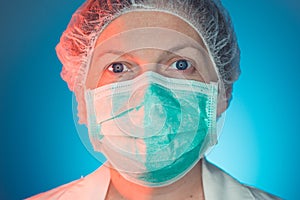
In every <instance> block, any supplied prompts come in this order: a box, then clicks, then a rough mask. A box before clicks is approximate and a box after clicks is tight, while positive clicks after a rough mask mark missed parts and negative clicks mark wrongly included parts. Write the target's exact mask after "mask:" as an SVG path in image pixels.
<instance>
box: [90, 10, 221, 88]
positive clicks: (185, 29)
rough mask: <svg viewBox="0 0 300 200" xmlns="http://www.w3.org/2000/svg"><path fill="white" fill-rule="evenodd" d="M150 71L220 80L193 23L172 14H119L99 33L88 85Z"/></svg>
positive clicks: (100, 83) (149, 12)
mask: <svg viewBox="0 0 300 200" xmlns="http://www.w3.org/2000/svg"><path fill="white" fill-rule="evenodd" d="M146 71H154V72H156V73H159V74H161V75H163V76H166V77H173V78H180V79H190V80H197V81H202V82H207V83H208V82H210V81H214V82H217V81H218V77H217V73H216V71H215V68H214V66H213V64H212V62H211V59H210V57H209V55H208V53H207V50H206V48H205V45H204V43H203V41H202V39H201V37H200V36H199V34H198V33H197V32H196V31H195V29H194V28H193V27H192V26H190V25H189V24H188V23H186V22H185V21H183V20H182V19H180V18H179V17H177V16H175V15H171V14H168V13H163V12H158V11H139V12H130V13H127V14H123V15H121V16H120V17H118V18H116V19H115V20H114V21H112V22H111V23H110V24H109V25H108V26H107V27H106V28H105V29H104V31H103V32H102V33H101V34H100V36H99V38H98V40H97V42H96V46H95V49H94V52H93V55H92V60H91V65H90V69H89V72H88V76H87V81H86V87H87V88H89V89H94V88H97V87H100V86H102V85H106V84H110V83H114V82H120V81H126V80H130V79H133V78H135V77H136V76H138V75H140V74H142V73H143V72H146Z"/></svg>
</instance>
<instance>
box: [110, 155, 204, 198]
mask: <svg viewBox="0 0 300 200" xmlns="http://www.w3.org/2000/svg"><path fill="white" fill-rule="evenodd" d="M201 162H202V161H201V160H200V161H199V162H198V163H197V164H196V165H195V166H194V167H193V168H192V169H191V170H190V171H189V172H188V173H187V174H186V175H185V176H184V177H182V178H181V179H179V180H178V181H176V182H174V183H172V184H170V185H167V186H163V187H146V186H141V185H137V184H135V183H132V182H129V181H128V180H126V179H124V178H123V177H122V176H121V175H120V174H119V173H118V172H117V171H116V170H114V169H112V168H111V169H110V171H111V184H110V186H109V190H108V194H107V197H108V198H107V199H128V200H152V199H155V200H161V199H173V200H177V199H180V200H182V199H204V193H203V186H202V165H201Z"/></svg>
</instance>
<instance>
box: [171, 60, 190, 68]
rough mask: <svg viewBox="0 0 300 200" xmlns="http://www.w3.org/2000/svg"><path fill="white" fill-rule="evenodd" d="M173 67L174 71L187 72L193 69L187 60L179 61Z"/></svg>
mask: <svg viewBox="0 0 300 200" xmlns="http://www.w3.org/2000/svg"><path fill="white" fill-rule="evenodd" d="M171 67H172V68H173V69H175V68H176V69H178V70H186V69H188V68H190V67H191V63H190V62H189V61H187V60H184V59H182V60H177V61H176V62H174V63H172V65H171Z"/></svg>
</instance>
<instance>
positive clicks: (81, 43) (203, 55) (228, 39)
mask: <svg viewBox="0 0 300 200" xmlns="http://www.w3.org/2000/svg"><path fill="white" fill-rule="evenodd" d="M170 35H171V37H170ZM149 38H150V39H149ZM114 44H115V45H114ZM120 44H122V45H121V46H120ZM184 45H186V47H187V48H185V49H180V50H178V49H177V51H176V52H174V51H173V49H174V48H175V49H176V48H177V47H180V46H184ZM113 46H114V47H115V46H118V47H119V48H121V49H122V51H119V52H118V53H119V54H110V55H108V54H107V55H106V58H103V57H102V58H101V59H102V60H101V59H99V57H101V56H99V54H103V53H105V50H106V51H107V50H112V49H109V48H110V47H113ZM188 47H190V48H188ZM191 47H194V48H191ZM172 48H173V49H172ZM170 49H171V50H170ZM193 49H194V50H193ZM114 50H116V49H114ZM119 50H120V49H119ZM57 54H58V57H59V59H60V60H61V62H62V63H63V70H62V73H61V75H62V78H63V79H64V80H65V81H66V82H67V83H68V86H69V88H70V89H71V90H72V91H74V92H75V95H76V99H77V101H78V112H79V113H78V115H79V119H80V122H81V123H86V105H85V99H84V91H85V89H87V88H89V89H92V88H96V87H99V86H101V85H105V84H109V83H112V82H118V81H124V80H128V79H132V78H134V77H136V76H138V75H139V74H141V73H143V72H145V71H155V72H158V73H160V74H162V75H164V76H169V77H175V78H176V77H178V76H180V77H178V78H185V79H192V80H197V81H204V82H209V81H219V82H220V83H222V84H223V86H224V88H222V89H220V95H219V97H220V98H219V99H218V101H219V102H218V113H219V114H221V113H222V112H223V111H225V109H226V108H227V107H228V105H229V102H230V100H231V97H232V87H233V83H234V81H236V80H237V78H238V76H239V74H240V69H239V48H238V45H237V41H236V38H235V34H234V31H233V28H232V25H231V21H230V18H229V16H228V14H227V12H226V11H225V10H224V8H223V7H222V5H221V4H220V2H219V1H217V0H197V1H195V0H193V1H192V0H186V1H177V0H173V1H172V0H167V1H165V0H164V1H162V0H152V1H151V0H148V1H146V0H145V1H129V0H128V1H127V0H126V1H122V0H120V1H100V0H88V1H87V2H86V3H84V4H83V5H82V6H81V7H80V8H79V9H78V10H77V11H76V13H75V14H74V15H73V17H72V20H71V22H70V24H69V25H68V28H67V30H66V31H65V32H64V33H63V35H62V37H61V41H60V43H59V44H58V46H57ZM174 55H176V56H179V57H180V56H181V57H183V58H185V57H188V56H187V55H189V56H191V55H193V56H194V57H195V58H196V60H199V61H198V62H202V65H201V66H205V68H203V69H200V68H196V69H195V70H194V71H192V70H191V71H190V72H189V73H185V74H181V75H178V74H177V73H173V72H171V71H168V70H170V68H169V67H167V66H170V65H171V66H172V65H173V64H174V65H176V63H175V61H178V58H177V59H175V60H172V59H174V57H175V56H174ZM166 56H169V57H170V59H169V60H167V59H165V60H164V59H160V58H166ZM120 58H122V59H123V60H124V59H127V60H126V61H128V62H126V63H127V64H128V65H130V66H126V65H120V62H118V59H120ZM105 59H106V60H105ZM129 60H130V62H129ZM108 61H109V62H110V64H112V63H115V64H119V65H117V67H119V68H120V66H122V68H124V67H126V68H128V67H131V69H133V67H132V66H140V67H139V68H137V67H134V70H131V71H130V73H127V74H126V75H122V76H119V74H118V76H116V75H115V73H111V72H112V71H113V70H114V67H116V66H110V65H109V62H108ZM112 61H113V62H112ZM173 61H174V62H173ZM99 63H102V64H101V65H100V64H99ZM104 63H106V64H104ZM99 66H102V68H101V69H99V68H98V67H99ZM197 66H199V65H197ZM104 69H106V70H104ZM123 70H124V69H123ZM112 74H113V75H112Z"/></svg>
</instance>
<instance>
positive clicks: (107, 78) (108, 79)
mask: <svg viewBox="0 0 300 200" xmlns="http://www.w3.org/2000/svg"><path fill="white" fill-rule="evenodd" d="M117 80H118V78H117V77H116V76H112V75H111V73H110V72H107V71H105V72H103V74H102V76H101V77H100V79H99V80H98V83H97V87H100V86H103V85H107V84H110V83H114V82H116V81H117Z"/></svg>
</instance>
